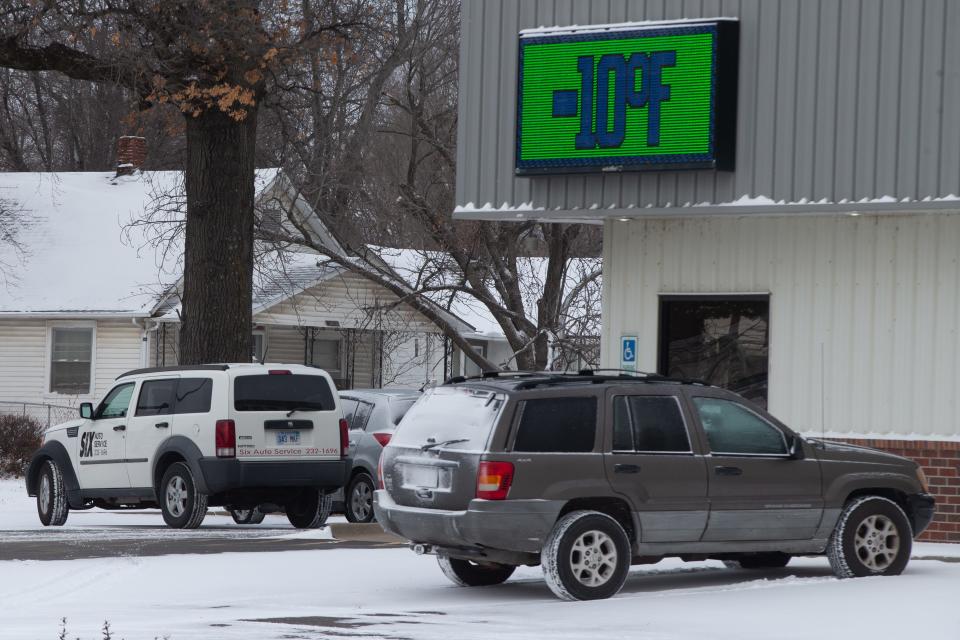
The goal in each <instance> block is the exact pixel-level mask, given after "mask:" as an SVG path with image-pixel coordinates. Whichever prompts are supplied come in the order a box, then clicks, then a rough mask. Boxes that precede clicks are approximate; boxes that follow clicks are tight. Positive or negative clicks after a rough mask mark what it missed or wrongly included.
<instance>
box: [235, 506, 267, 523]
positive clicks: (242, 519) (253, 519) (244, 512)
mask: <svg viewBox="0 0 960 640" xmlns="http://www.w3.org/2000/svg"><path fill="white" fill-rule="evenodd" d="M230 517H232V518H233V521H234V522H236V523H237V524H260V523H261V522H263V519H264V518H265V517H267V516H266V514H265V513H264V512H263V511H260V507H254V508H253V509H230Z"/></svg>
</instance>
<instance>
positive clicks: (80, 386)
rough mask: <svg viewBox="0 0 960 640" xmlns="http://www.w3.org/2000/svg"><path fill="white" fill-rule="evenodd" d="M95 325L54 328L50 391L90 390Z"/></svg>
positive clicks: (82, 393) (66, 392) (51, 340)
mask: <svg viewBox="0 0 960 640" xmlns="http://www.w3.org/2000/svg"><path fill="white" fill-rule="evenodd" d="M92 371H93V328H92V327H51V329H50V392H51V393H62V394H65V395H72V396H77V395H86V394H88V393H90V392H91V389H90V387H91V378H92Z"/></svg>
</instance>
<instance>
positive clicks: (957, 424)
mask: <svg viewBox="0 0 960 640" xmlns="http://www.w3.org/2000/svg"><path fill="white" fill-rule="evenodd" d="M604 245H605V258H604V260H605V266H606V273H605V275H604V287H605V290H604V312H603V318H604V327H603V361H604V364H603V366H605V367H616V366H619V364H620V360H619V338H620V336H621V335H637V336H638V337H639V354H638V356H639V360H638V368H639V369H643V370H648V371H654V370H656V366H657V342H658V338H657V335H658V316H657V313H658V308H659V300H658V296H659V294H661V293H721V292H731V293H753V292H768V293H770V383H769V394H770V395H769V406H770V410H771V412H772V413H773V414H775V415H776V416H778V417H779V418H781V419H782V420H784V422H786V423H787V424H789V425H792V426H793V427H795V428H797V429H799V430H801V431H805V432H813V433H819V432H820V431H821V429H825V430H826V431H827V432H833V433H836V434H881V435H894V436H903V435H907V434H919V435H920V436H937V437H950V438H960V335H958V326H960V322H958V318H960V214H954V215H948V214H929V215H913V216H910V215H899V216H863V217H850V216H843V217H828V216H821V217H805V218H788V217H775V218H774V217H769V218H756V217H751V218H727V217H724V218H701V219H686V220H669V221H665V220H652V219H651V220H637V221H632V222H617V221H610V222H608V223H607V226H606V230H605V238H604ZM613 291H615V292H616V295H612V294H611V292H613ZM821 345H823V347H822V350H823V354H824V357H823V363H822V365H823V369H824V370H825V376H823V377H821V373H820V372H821ZM821 381H822V382H823V388H824V393H823V399H824V403H823V409H824V411H823V414H824V415H825V420H824V421H823V423H821Z"/></svg>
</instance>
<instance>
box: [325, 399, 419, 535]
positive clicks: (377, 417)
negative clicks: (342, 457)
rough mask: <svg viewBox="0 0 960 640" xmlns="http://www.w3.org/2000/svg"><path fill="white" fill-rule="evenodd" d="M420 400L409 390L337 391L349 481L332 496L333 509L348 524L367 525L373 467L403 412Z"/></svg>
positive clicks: (371, 514) (372, 486)
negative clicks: (346, 432)
mask: <svg viewBox="0 0 960 640" xmlns="http://www.w3.org/2000/svg"><path fill="white" fill-rule="evenodd" d="M419 397H420V392H419V391H415V390H413V389H366V390H359V389H353V390H351V391H341V392H340V404H341V406H342V407H343V417H344V418H345V419H346V421H347V424H348V426H349V428H350V441H349V444H350V449H349V454H350V457H351V459H352V460H353V468H352V469H351V471H350V480H349V481H348V483H347V485H346V488H345V489H344V490H343V491H339V492H337V494H336V495H335V496H334V498H333V501H334V510H335V511H342V512H343V514H344V515H345V516H346V517H347V520H348V521H350V522H371V521H372V520H373V519H374V513H373V492H374V490H375V488H376V484H375V478H376V477H377V464H378V463H379V462H380V453H381V452H382V451H383V447H385V446H386V445H387V443H388V442H390V438H391V437H392V436H393V432H394V430H395V429H396V428H397V424H398V423H399V422H400V419H401V418H403V416H404V414H406V413H407V410H408V409H410V407H412V406H413V403H414V402H416V401H417V399H418V398H419Z"/></svg>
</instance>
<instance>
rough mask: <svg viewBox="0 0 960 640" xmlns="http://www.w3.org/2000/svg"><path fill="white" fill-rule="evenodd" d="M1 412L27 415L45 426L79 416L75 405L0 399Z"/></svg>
mask: <svg viewBox="0 0 960 640" xmlns="http://www.w3.org/2000/svg"><path fill="white" fill-rule="evenodd" d="M2 414H5V415H13V416H29V417H31V418H33V419H34V420H36V421H37V422H39V423H40V424H42V425H44V426H45V427H51V426H53V425H55V424H60V423H61V422H66V421H67V420H72V419H73V418H77V417H79V416H80V414H79V412H78V410H77V408H76V407H67V406H63V405H57V404H42V403H38V402H11V401H6V400H0V415H2Z"/></svg>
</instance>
